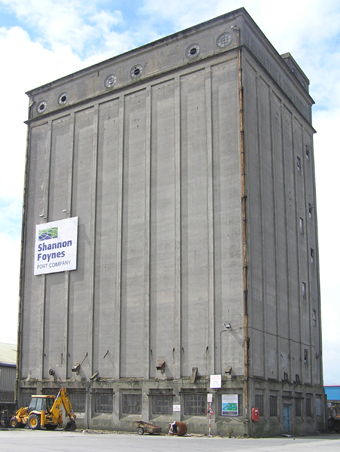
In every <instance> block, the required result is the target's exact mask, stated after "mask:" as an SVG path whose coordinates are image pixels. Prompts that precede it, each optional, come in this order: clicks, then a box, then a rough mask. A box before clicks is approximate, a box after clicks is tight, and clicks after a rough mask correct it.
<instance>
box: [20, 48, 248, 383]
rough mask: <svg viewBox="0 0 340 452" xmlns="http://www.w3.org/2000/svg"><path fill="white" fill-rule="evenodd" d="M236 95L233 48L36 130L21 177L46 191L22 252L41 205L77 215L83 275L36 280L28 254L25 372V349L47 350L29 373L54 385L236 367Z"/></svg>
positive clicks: (239, 356)
mask: <svg viewBox="0 0 340 452" xmlns="http://www.w3.org/2000/svg"><path fill="white" fill-rule="evenodd" d="M237 89H238V84H237V59H236V54H228V56H227V58H220V59H219V60H217V61H215V62H214V65H210V64H204V65H203V64H200V65H197V66H194V67H193V68H192V69H191V68H190V67H189V68H188V69H186V70H185V71H183V73H182V74H180V75H179V76H176V77H170V78H169V77H167V78H166V79H163V80H162V79H160V80H157V81H156V82H153V83H146V84H145V86H138V87H136V88H135V89H133V90H132V89H129V90H128V92H126V93H121V94H120V96H119V97H117V96H116V95H113V96H111V98H110V99H108V100H106V101H105V102H95V103H94V102H89V103H88V105H86V106H85V107H82V108H81V109H79V110H76V109H74V111H72V112H69V113H68V114H67V115H63V116H61V117H51V118H50V119H49V120H48V122H47V123H44V125H41V126H40V127H37V128H33V129H32V140H31V144H30V178H29V181H30V182H29V183H30V184H31V185H32V184H36V185H37V187H38V188H40V190H43V194H42V195H41V194H37V193H36V192H35V191H34V188H31V186H30V188H29V192H30V196H31V198H29V200H28V208H27V212H29V215H31V213H32V219H30V217H29V221H30V228H28V229H27V231H26V233H27V234H26V239H27V242H26V243H27V245H26V249H27V255H26V256H29V254H28V251H29V249H31V248H32V247H33V242H34V235H32V231H34V226H35V223H36V221H37V218H38V219H39V220H44V218H41V217H39V215H38V214H39V213H40V212H41V211H42V210H43V209H45V210H44V216H46V217H47V218H46V219H45V221H52V220H57V219H61V218H65V217H67V216H68V215H71V216H78V217H79V237H78V267H77V270H76V271H74V272H70V273H69V274H58V273H57V274H52V275H46V276H44V275H41V276H36V277H32V276H31V275H30V273H32V260H29V259H27V260H26V265H27V269H26V270H25V285H26V288H25V291H24V294H25V295H24V303H23V312H24V324H25V328H24V329H23V356H27V362H29V363H30V364H29V365H28V364H27V365H24V362H25V360H24V361H23V363H22V367H21V374H22V376H23V377H24V376H25V375H27V373H28V370H29V369H28V368H29V366H32V358H31V356H30V353H34V354H35V356H41V362H38V363H37V364H36V367H35V368H34V369H33V370H32V371H33V374H34V375H36V376H38V375H40V376H43V377H44V378H48V371H49V369H50V368H53V369H54V370H56V371H57V373H58V376H60V377H61V378H83V377H86V378H88V377H89V376H91V375H92V373H93V372H94V371H95V370H99V372H100V374H101V375H102V376H103V377H108V378H121V377H123V378H124V377H140V378H144V379H148V378H149V377H157V376H159V371H157V370H156V365H157V363H158V361H161V360H165V361H166V376H167V377H170V378H180V377H182V376H190V375H191V373H192V368H193V367H198V369H199V373H200V374H201V375H210V374H214V373H216V372H218V373H221V372H223V371H224V370H223V369H225V368H227V367H228V366H230V365H232V366H233V369H234V372H236V373H237V374H242V373H243V346H242V337H243V336H242V335H243V333H242V325H243V319H242V315H243V313H242V265H241V253H242V240H241V224H242V222H241V210H240V206H241V203H240V197H241V191H240V190H241V184H240V155H239V135H238V133H235V131H236V130H237V129H238V115H237V114H235V111H237V109H238V97H237ZM35 130H39V131H40V130H41V132H40V134H39V136H38V137H37V141H39V143H38V144H36V142H35V141H34V140H33V133H34V132H33V131H35ZM42 133H44V134H45V135H44V140H43V139H42V136H41V134H42ZM45 137H46V138H45ZM41 143H43V144H44V145H45V146H46V150H45V155H46V158H45V159H44V160H41V158H40V157H39V154H40V148H39V147H38V146H42V144H41ZM35 165H36V166H35ZM35 171H36V172H37V174H41V175H44V176H43V177H44V178H45V179H46V181H45V182H44V184H41V181H40V180H39V178H37V177H36V176H35ZM36 197H39V198H42V200H41V201H40V202H44V203H45V205H44V207H41V208H39V209H38V210H39V212H37V211H36V210H35V209H37V203H36ZM30 199H31V201H30ZM43 200H44V201H43ZM33 205H34V209H33ZM47 212H48V214H47ZM26 258H27V257H26ZM28 284H32V285H34V287H35V288H36V290H37V291H41V298H40V299H39V301H38V299H37V298H36V299H35V306H36V309H37V310H39V317H37V316H34V322H35V323H36V325H37V329H38V330H39V334H40V339H39V341H38V343H37V345H36V349H34V350H33V349H30V352H29V351H27V353H28V354H27V355H26V347H28V346H29V344H30V340H31V339H30V335H31V333H32V329H31V327H30V328H29V329H27V330H26V327H27V326H28V325H29V323H28V321H27V318H28V316H29V313H31V314H32V310H31V300H30V296H31V294H32V289H31V287H30V286H28ZM26 294H27V296H26ZM226 321H228V322H231V323H232V325H233V330H232V331H231V332H229V334H228V335H227V334H225V332H223V330H225V328H224V326H223V323H225V322H226ZM41 329H43V330H44V334H43V337H41V331H40V330H41ZM222 333H223V334H222ZM104 356H105V358H104ZM76 362H83V364H82V368H81V373H80V375H79V376H78V377H76V376H75V374H74V373H72V372H71V368H72V366H73V365H74V364H75V363H76ZM41 363H43V370H42V369H41ZM39 378H40V377H39Z"/></svg>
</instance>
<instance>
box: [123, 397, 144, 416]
mask: <svg viewBox="0 0 340 452" xmlns="http://www.w3.org/2000/svg"><path fill="white" fill-rule="evenodd" d="M121 398H122V414H142V394H141V393H140V394H138V393H125V394H121Z"/></svg>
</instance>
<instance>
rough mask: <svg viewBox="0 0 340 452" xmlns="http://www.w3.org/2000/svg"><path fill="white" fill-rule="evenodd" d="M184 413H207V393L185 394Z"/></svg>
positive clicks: (192, 414)
mask: <svg viewBox="0 0 340 452" xmlns="http://www.w3.org/2000/svg"><path fill="white" fill-rule="evenodd" d="M183 398H184V414H185V415H191V416H201V415H205V414H206V411H207V394H206V393H191V394H183Z"/></svg>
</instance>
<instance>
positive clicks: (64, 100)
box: [58, 93, 68, 105]
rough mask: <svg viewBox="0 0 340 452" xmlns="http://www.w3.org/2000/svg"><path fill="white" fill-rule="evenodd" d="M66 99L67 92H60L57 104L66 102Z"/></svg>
mask: <svg viewBox="0 0 340 452" xmlns="http://www.w3.org/2000/svg"><path fill="white" fill-rule="evenodd" d="M67 99H68V94H67V93H62V94H60V96H59V99H58V103H59V105H65V104H66V102H67Z"/></svg>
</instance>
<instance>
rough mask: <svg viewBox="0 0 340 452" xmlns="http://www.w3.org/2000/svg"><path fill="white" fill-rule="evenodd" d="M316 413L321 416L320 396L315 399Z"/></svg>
mask: <svg viewBox="0 0 340 452" xmlns="http://www.w3.org/2000/svg"><path fill="white" fill-rule="evenodd" d="M315 414H316V416H321V399H320V398H319V397H317V398H316V399H315Z"/></svg>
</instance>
